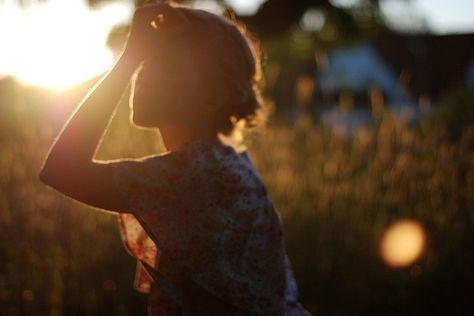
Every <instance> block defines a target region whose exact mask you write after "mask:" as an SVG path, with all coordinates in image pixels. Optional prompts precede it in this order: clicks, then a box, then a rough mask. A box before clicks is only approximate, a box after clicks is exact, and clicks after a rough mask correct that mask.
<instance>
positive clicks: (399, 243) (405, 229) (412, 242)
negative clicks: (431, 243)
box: [380, 219, 425, 267]
mask: <svg viewBox="0 0 474 316" xmlns="http://www.w3.org/2000/svg"><path fill="white" fill-rule="evenodd" d="M424 246H425V232H424V230H423V227H422V226H421V225H420V224H419V223H418V222H417V221H414V220H412V219H402V220H398V221H397V222H395V223H393V224H392V225H390V226H389V227H388V228H387V230H386V231H385V233H384V234H383V236H382V239H381V243H380V252H381V256H382V258H383V260H384V261H385V262H386V263H387V265H389V266H392V267H406V266H409V265H410V264H412V263H413V262H414V261H415V260H417V259H418V258H419V257H420V255H421V253H422V252H423V249H424Z"/></svg>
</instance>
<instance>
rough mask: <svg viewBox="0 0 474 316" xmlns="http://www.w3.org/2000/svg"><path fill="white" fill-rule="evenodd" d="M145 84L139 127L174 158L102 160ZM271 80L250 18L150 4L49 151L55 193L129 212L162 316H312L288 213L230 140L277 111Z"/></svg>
mask: <svg viewBox="0 0 474 316" xmlns="http://www.w3.org/2000/svg"><path fill="white" fill-rule="evenodd" d="M134 74H137V76H136V77H134V76H133V75H134ZM131 78H133V79H134V80H133V84H132V89H133V90H132V92H133V93H132V100H131V105H132V108H131V110H132V113H133V123H134V124H135V125H137V126H142V127H147V128H158V129H159V131H160V133H161V136H162V138H163V141H164V144H165V147H166V149H167V152H166V153H163V154H159V155H150V156H146V157H142V158H141V159H120V160H113V161H98V160H96V159H94V154H95V151H96V148H97V146H98V144H99V143H100V140H101V137H102V135H103V133H104V130H105V129H106V127H107V125H108V122H109V121H110V119H111V117H112V115H113V113H114V110H115V108H116V105H117V104H118V101H119V100H120V98H121V96H122V93H123V90H124V89H125V88H126V87H127V84H128V82H129V80H130V79H131ZM259 79H260V65H259V53H258V50H257V45H256V41H253V40H252V39H251V37H250V36H249V34H248V33H246V32H245V29H244V27H243V26H241V25H240V24H239V23H238V22H237V21H235V20H231V19H228V18H225V17H221V16H218V15H215V14H212V13H209V12H206V11H202V10H196V9H192V8H190V7H186V6H178V5H174V4H173V5H171V4H164V3H147V4H145V5H143V6H141V7H139V8H138V9H137V10H136V11H135V14H134V18H133V23H132V27H131V31H130V34H129V37H128V41H127V45H126V47H125V49H124V51H123V52H122V54H121V57H120V58H119V59H118V61H117V62H116V63H115V65H114V67H113V68H112V69H111V70H110V71H109V72H108V73H107V74H106V75H105V76H104V77H103V78H102V79H101V80H100V81H99V82H98V83H97V84H96V86H95V87H94V88H93V89H92V90H91V91H90V92H89V93H88V94H87V95H86V97H85V98H84V100H83V101H82V102H81V104H80V105H79V106H78V108H77V109H76V111H75V112H74V113H73V115H72V116H71V118H70V119H69V120H68V122H67V123H66V125H65V126H64V128H63V129H62V131H61V133H60V135H59V137H58V138H57V140H56V141H55V143H54V145H53V146H52V148H51V150H50V152H49V155H48V157H47V159H46V162H45V163H44V165H43V168H42V170H41V173H40V179H41V180H42V181H43V182H44V183H45V184H47V185H49V186H51V187H53V188H55V189H56V190H58V191H60V192H62V193H64V194H66V195H67V196H69V197H71V198H74V199H76V200H78V201H80V202H83V203H86V204H88V205H91V206H94V207H97V208H100V209H104V210H109V211H114V212H116V213H115V214H116V215H117V217H118V221H119V224H120V233H121V237H122V239H123V241H124V245H125V246H126V248H127V250H128V251H129V253H130V254H132V255H133V256H135V257H136V258H137V259H138V261H137V264H138V265H137V271H136V276H135V287H136V289H137V290H139V291H141V292H144V293H149V294H148V295H149V309H148V310H149V314H150V315H309V313H308V312H307V311H305V309H304V308H303V306H302V305H301V304H299V303H298V301H297V286H296V283H295V280H294V278H293V273H292V269H291V264H290V262H289V260H288V257H287V255H286V251H285V242H284V236H283V232H282V227H281V221H280V217H279V214H278V213H277V211H276V210H275V209H274V208H273V205H272V202H271V201H270V199H269V197H268V196H267V193H266V189H265V186H264V184H263V183H262V182H261V179H260V178H259V176H258V174H257V173H256V171H255V169H254V167H253V165H252V162H251V161H250V159H249V157H248V155H247V152H246V151H245V150H238V149H237V148H235V147H233V146H231V144H229V143H226V142H225V139H226V138H225V137H226V136H229V135H232V133H233V132H234V131H235V129H236V128H237V127H236V124H237V122H244V123H246V125H247V126H255V125H256V124H257V123H258V120H259V118H261V113H264V112H262V109H263V108H262V105H261V104H262V98H261V97H260V95H259V90H258V86H257V84H258V81H259Z"/></svg>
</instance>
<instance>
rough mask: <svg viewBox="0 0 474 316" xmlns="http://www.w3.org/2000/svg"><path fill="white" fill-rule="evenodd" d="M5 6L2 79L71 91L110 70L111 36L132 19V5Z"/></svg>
mask: <svg viewBox="0 0 474 316" xmlns="http://www.w3.org/2000/svg"><path fill="white" fill-rule="evenodd" d="M18 2H19V1H4V2H1V3H0V43H1V44H0V45H1V47H2V49H1V50H0V76H13V77H15V78H16V79H17V80H18V81H20V82H21V83H23V84H27V85H37V86H43V87H49V88H68V87H71V86H73V85H75V84H78V83H80V82H81V81H85V80H87V79H90V78H92V77H94V76H96V75H99V74H100V73H102V72H104V71H106V70H107V69H108V68H109V67H110V66H111V65H112V63H113V61H114V56H113V54H112V52H111V51H110V50H109V49H108V48H107V46H106V41H107V37H108V35H109V32H110V31H111V30H112V28H113V27H114V26H115V25H117V24H119V23H126V22H128V21H129V20H130V19H131V15H132V13H133V4H132V3H130V2H120V1H118V2H114V3H109V4H104V5H101V6H98V7H96V8H94V9H92V8H90V7H89V6H88V5H87V4H86V1H84V0H69V1H64V0H49V1H32V2H31V3H29V2H27V3H25V4H23V5H22V6H20V5H19V4H18Z"/></svg>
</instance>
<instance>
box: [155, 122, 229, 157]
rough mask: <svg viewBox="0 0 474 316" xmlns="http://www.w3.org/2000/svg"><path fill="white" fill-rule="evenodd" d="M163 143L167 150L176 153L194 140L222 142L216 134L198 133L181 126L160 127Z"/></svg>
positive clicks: (205, 131)
mask: <svg viewBox="0 0 474 316" xmlns="http://www.w3.org/2000/svg"><path fill="white" fill-rule="evenodd" d="M159 130H160V134H161V137H162V138H163V143H164V145H165V147H166V149H167V150H169V151H174V150H176V149H177V148H179V147H180V146H181V145H183V144H185V143H186V142H188V141H191V140H193V139H204V140H208V141H211V142H220V139H219V137H218V136H217V134H216V133H211V132H209V131H207V130H200V131H198V132H196V131H194V130H191V129H190V128H183V127H181V126H161V127H159Z"/></svg>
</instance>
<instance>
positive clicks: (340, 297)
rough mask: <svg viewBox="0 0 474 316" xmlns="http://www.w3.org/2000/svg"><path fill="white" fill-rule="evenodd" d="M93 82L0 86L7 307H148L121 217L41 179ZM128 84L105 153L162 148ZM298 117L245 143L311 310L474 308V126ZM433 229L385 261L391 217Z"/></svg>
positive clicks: (1, 282) (2, 272)
mask: <svg viewBox="0 0 474 316" xmlns="http://www.w3.org/2000/svg"><path fill="white" fill-rule="evenodd" d="M92 83H93V82H92V81H91V82H89V83H88V84H86V85H84V86H83V87H81V88H78V89H77V90H74V91H71V92H69V93H64V94H59V93H57V94H53V93H49V92H46V91H44V90H39V89H34V88H23V87H20V86H18V85H16V84H15V83H14V82H13V81H6V80H4V81H2V82H1V84H0V113H1V115H0V128H1V133H0V145H1V146H2V151H1V153H0V190H1V191H0V192H1V194H0V231H1V232H2V234H1V235H0V311H1V315H145V314H146V296H145V295H143V294H140V293H138V292H136V291H135V290H134V289H133V277H134V271H135V260H134V259H133V257H131V256H130V255H129V254H128V253H126V251H125V249H124V248H123V245H122V243H121V240H120V237H119V232H118V227H117V223H116V219H115V218H114V216H112V215H111V214H109V213H107V212H105V211H104V212H103V211H95V210H94V209H92V208H89V207H85V206H84V205H82V204H80V203H78V202H75V201H73V200H71V199H68V198H66V197H64V196H62V195H61V194H58V193H57V192H55V191H54V190H52V189H50V188H48V187H46V186H44V185H42V184H41V183H40V182H39V180H38V172H39V168H40V166H41V163H42V161H43V159H44V158H45V156H46V153H47V150H48V148H49V146H50V145H51V144H52V141H53V139H54V137H55V136H56V135H57V133H58V132H59V130H60V128H61V127H62V125H63V124H64V122H65V120H66V118H67V117H68V116H69V114H70V113H71V111H72V110H73V109H74V107H75V106H76V105H77V104H78V102H79V101H80V99H81V98H82V97H83V96H84V94H85V92H86V91H87V89H88V88H90V87H91V85H92ZM127 101H128V94H127V93H126V94H125V95H124V98H123V99H122V102H121V104H120V106H119V108H118V110H117V113H116V116H115V118H114V120H113V121H112V123H111V125H110V128H109V130H108V132H107V134H106V135H105V138H104V140H103V142H102V145H101V148H100V150H99V152H98V155H97V158H99V159H114V158H119V157H139V156H142V155H146V154H150V153H156V152H160V151H162V150H164V148H163V146H162V144H161V142H160V139H159V138H157V137H156V135H155V134H154V132H150V131H144V130H137V129H133V128H132V127H131V126H130V125H129V113H128V104H127ZM309 122H310V121H309V120H305V119H304V117H302V118H300V120H299V121H297V122H296V124H295V125H293V126H290V125H287V124H284V123H282V122H280V120H279V119H278V118H277V117H271V118H270V121H269V124H268V126H267V128H266V129H262V130H259V131H257V132H255V133H254V134H248V135H247V137H248V147H249V155H250V156H251V158H252V160H253V161H254V162H255V165H256V168H257V170H258V172H259V173H260V174H261V176H262V178H263V180H264V182H265V183H266V184H267V187H268V190H269V194H270V196H271V198H272V200H273V202H274V205H275V207H276V208H277V210H278V212H279V213H280V214H281V218H282V222H283V226H284V232H285V238H286V239H285V240H286V247H287V251H288V254H289V257H290V260H291V261H292V263H293V266H294V270H295V274H296V278H297V282H298V285H299V291H300V301H301V303H302V304H303V305H304V306H306V307H307V308H308V310H310V311H311V312H313V313H314V314H316V315H348V314H355V315H448V314H449V315H453V314H455V315H472V313H473V312H474V310H473V309H474V308H473V306H472V293H473V292H474V275H473V272H472V267H473V265H474V253H473V252H472V249H473V246H474V236H473V234H474V230H473V221H474V217H473V214H472V210H473V209H474V168H473V163H474V149H473V147H472V144H473V141H474V129H473V126H472V125H465V126H464V128H463V129H462V132H461V133H460V134H459V135H458V137H457V138H456V139H455V140H454V141H451V140H450V138H449V130H448V129H446V128H445V127H443V125H442V124H440V123H435V122H431V121H422V122H420V124H419V125H417V126H407V125H406V124H405V123H404V122H403V121H399V120H396V119H394V117H392V116H391V115H390V113H388V112H387V113H385V114H384V115H383V116H382V118H381V119H380V120H379V121H378V123H377V125H376V127H375V128H374V129H371V130H361V131H360V132H359V133H357V134H356V135H355V136H354V137H351V138H345V137H339V136H337V135H335V134H333V133H332V132H331V131H329V130H326V129H324V128H322V127H319V126H314V125H312V124H311V123H309ZM400 217H411V218H414V219H415V220H417V221H419V222H420V223H421V224H422V225H423V226H424V228H425V230H426V232H427V238H428V243H427V247H426V249H425V253H424V255H423V256H422V257H421V258H420V259H419V260H418V261H417V262H416V263H415V264H413V265H412V266H410V267H407V268H404V269H391V268H388V267H387V266H385V264H384V263H383V261H382V260H381V259H380V258H379V256H378V242H379V239H380V236H381V234H382V233H383V231H384V229H385V228H386V227H387V225H389V224H390V223H391V222H392V221H393V220H395V219H397V218H400Z"/></svg>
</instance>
